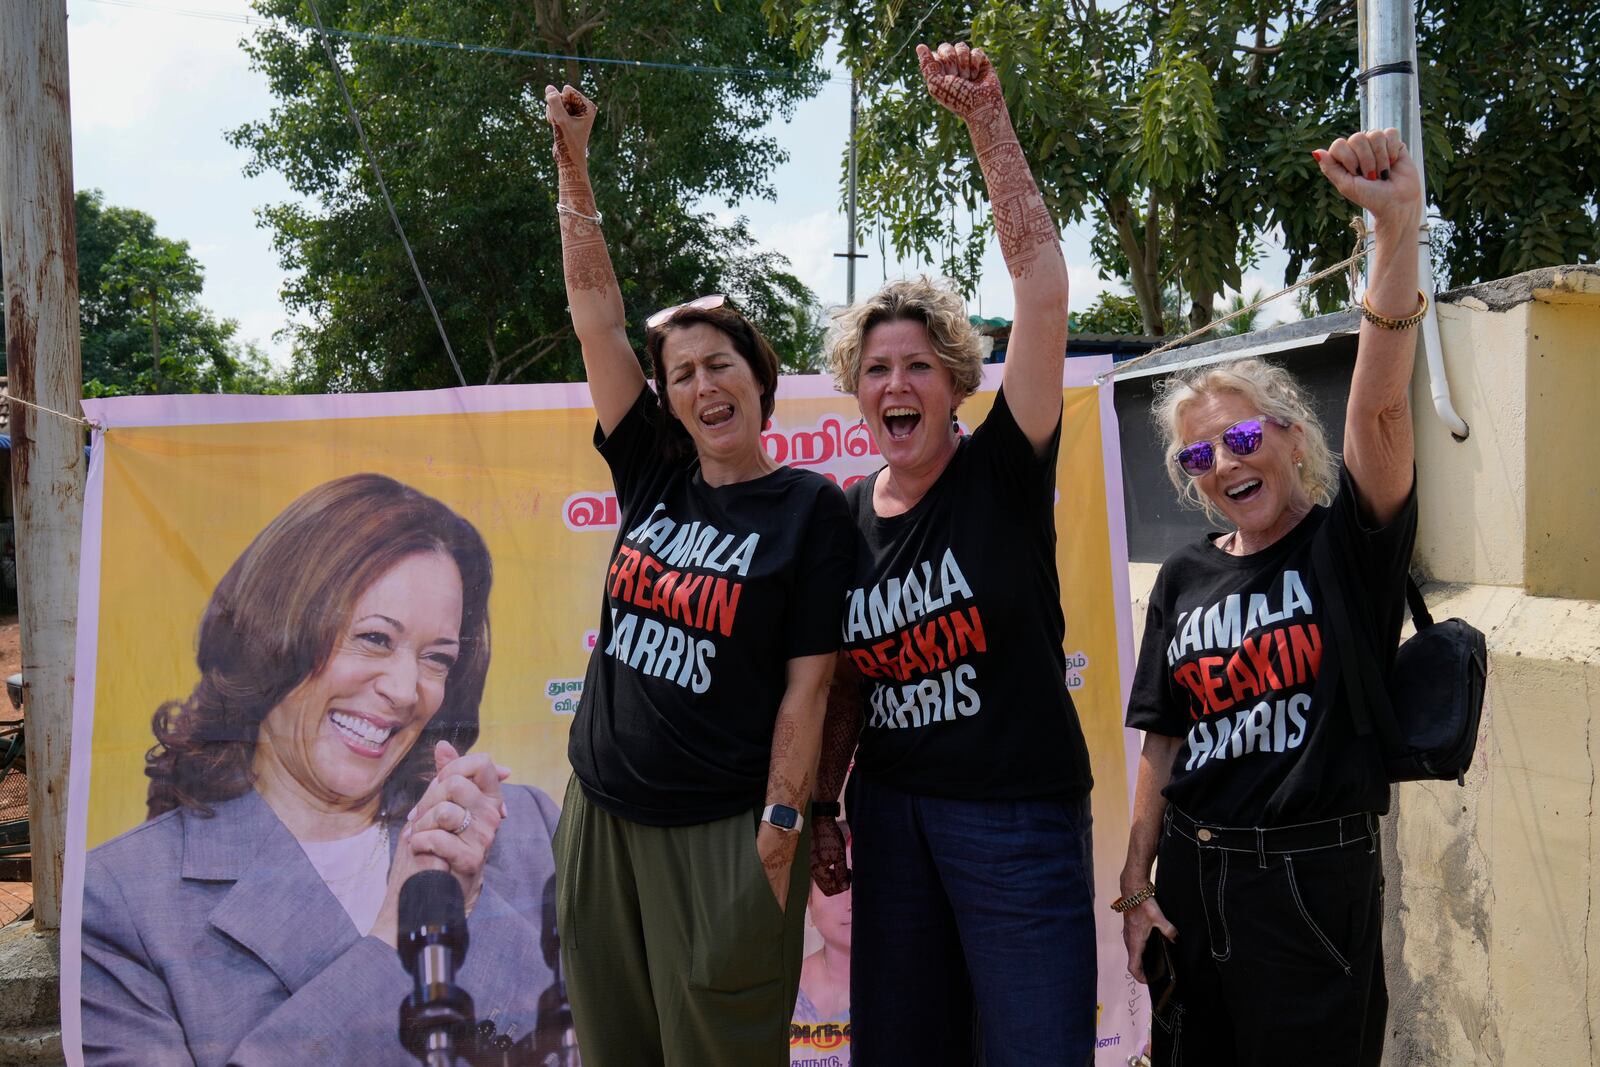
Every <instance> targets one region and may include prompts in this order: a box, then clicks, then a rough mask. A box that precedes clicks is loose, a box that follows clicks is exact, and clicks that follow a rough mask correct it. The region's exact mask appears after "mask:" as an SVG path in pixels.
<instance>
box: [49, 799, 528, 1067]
mask: <svg viewBox="0 0 1600 1067" xmlns="http://www.w3.org/2000/svg"><path fill="white" fill-rule="evenodd" d="M505 802H506V807H507V811H508V816H507V819H506V821H505V822H504V823H503V824H502V825H501V827H500V831H499V834H498V835H497V836H496V838H495V842H494V847H493V849H492V850H491V851H490V855H489V863H488V866H487V868H486V869H485V872H484V878H483V891H482V893H481V894H480V895H479V898H478V903H477V905H476V907H474V909H473V912H472V915H471V917H470V918H469V920H468V922H467V927H468V931H469V933H470V935H471V946H470V948H469V949H468V953H467V959H466V964H465V966H464V967H463V968H462V971H461V974H460V975H459V976H458V978H457V981H458V983H459V984H460V985H461V986H462V987H463V988H465V989H466V990H467V992H468V993H470V994H471V995H472V998H473V1001H474V1002H475V1006H476V1008H477V1015H478V1019H479V1020H480V1021H481V1020H485V1019H487V1020H489V1021H491V1022H493V1023H494V1024H495V1028H496V1029H497V1030H498V1031H500V1032H501V1033H509V1034H510V1035H511V1036H512V1037H513V1038H518V1039H520V1038H521V1037H523V1036H524V1035H526V1034H527V1033H528V1032H529V1031H530V1030H533V1029H535V1028H536V1027H537V1026H539V1025H540V1023H541V1015H540V1000H541V997H543V998H546V1005H547V1007H548V1005H549V1003H551V999H552V995H553V997H554V999H556V1000H558V999H559V991H557V990H552V988H551V987H552V986H553V985H554V984H555V981H556V974H555V971H556V960H557V942H556V931H555V907H554V895H555V894H554V875H555V860H554V856H553V853H552V851H551V838H552V836H553V835H554V832H555V827H556V817H557V809H556V806H555V804H554V803H553V802H552V801H551V800H550V798H549V797H548V796H546V795H545V794H544V793H542V792H540V791H539V790H537V789H533V788H530V787H527V786H506V787H505ZM214 808H215V812H216V814H215V815H214V816H213V817H211V818H202V817H200V816H199V815H196V814H195V813H193V812H190V811H184V810H181V809H180V810H177V811H170V812H167V813H166V814H163V815H160V816H158V817H156V818H154V819H151V820H150V821H149V822H146V823H143V824H141V825H139V826H137V827H135V828H134V829H132V830H129V831H128V832H127V833H125V834H122V835H121V836H119V837H116V838H114V839H112V840H111V841H108V842H106V843H105V844H103V845H101V846H100V847H98V848H96V849H94V850H92V851H91V852H90V853H89V856H88V861H87V865H86V867H85V871H84V889H83V980H82V989H81V993H82V1006H83V1059H84V1064H85V1065H86V1067H260V1065H269V1064H273V1065H276V1064H290V1065H295V1067H310V1065H313V1064H341V1065H350V1067H354V1065H367V1064H384V1065H387V1064H395V1065H409V1064H415V1063H416V1060H415V1059H414V1058H413V1057H412V1056H411V1055H410V1054H409V1053H407V1052H406V1051H405V1049H404V1048H403V1047H402V1046H401V1044H400V1040H399V1037H398V1034H397V1031H398V1019H399V1006H400V1001H401V1000H402V999H403V998H404V997H405V996H406V994H407V993H409V992H410V991H411V981H410V977H409V976H408V975H407V973H406V971H405V969H404V968H403V967H402V966H401V963H400V959H399V956H398V955H397V954H396V953H395V950H394V949H392V948H390V947H389V946H388V945H386V944H384V943H383V942H382V941H380V940H378V939H377V938H375V937H362V936H361V935H360V934H358V933H357V932H356V928H355V926H354V924H353V923H351V921H350V917H349V916H348V915H347V914H346V913H345V910H344V908H343V906H341V905H340V904H339V902H338V900H337V899H335V898H334V896H333V894H332V893H331V892H330V891H329V890H328V888H327V886H326V885H324V884H323V882H322V879H321V878H320V877H319V876H318V875H317V872H316V869H315V868H314V867H312V866H311V861H310V860H309V859H307V858H306V855H305V852H304V851H302V850H301V848H300V844H299V842H298V841H296V840H295V838H294V836H293V835H292V834H291V833H290V832H289V830H288V828H287V827H285V826H284V825H283V823H282V822H280V821H279V820H278V817H277V816H276V815H275V814H274V813H273V811H272V809H271V808H270V807H268V805H267V803H266V801H264V800H262V799H261V797H260V795H259V794H257V793H256V792H255V791H254V790H251V791H250V792H248V793H246V794H244V795H243V796H241V797H237V798H235V799H233V800H229V801H225V802H223V803H221V804H217V805H215V806H214ZM391 836H392V837H394V838H395V839H398V836H399V835H398V833H396V834H393V835H391ZM550 1015H551V1012H549V1011H548V1010H547V1011H546V1012H545V1018H544V1019H543V1020H542V1021H543V1022H544V1023H545V1025H551V1024H552V1023H553V1020H552V1019H551V1018H550Z"/></svg>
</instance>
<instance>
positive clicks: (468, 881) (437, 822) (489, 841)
mask: <svg viewBox="0 0 1600 1067" xmlns="http://www.w3.org/2000/svg"><path fill="white" fill-rule="evenodd" d="M433 759H434V766H435V769H436V773H435V775H434V779H433V781H432V782H430V783H429V784H428V788H427V790H426V791H425V792H424V793H423V794H422V799H420V800H418V801H417V803H416V806H415V807H413V808H412V809H411V811H410V812H409V813H408V814H407V816H406V821H405V827H404V828H403V829H402V830H401V831H400V840H399V841H398V842H396V844H395V849H394V862H393V864H392V866H391V867H390V868H389V884H388V888H387V890H386V891H385V893H384V898H383V907H382V908H381V909H380V910H379V912H378V920H377V923H376V924H375V925H374V926H373V928H372V933H373V934H374V935H375V936H377V937H380V938H382V939H383V940H384V941H387V942H388V943H389V944H391V945H392V944H395V943H396V936H397V935H396V927H397V925H398V921H399V901H400V887H401V886H402V885H404V884H405V881H406V879H407V878H410V877H411V876H412V875H413V874H416V873H417V872H418V871H449V872H450V873H451V874H453V875H455V878H456V881H458V882H460V883H461V892H462V895H463V896H464V897H465V898H466V905H467V914H469V915H470V914H471V913H472V908H473V906H474V905H475V904H477V902H478V895H479V893H480V892H481V891H482V890H483V869H484V867H485V865H486V864H487V863H488V861H489V850H490V848H491V847H492V846H493V845H494V838H495V833H496V832H497V831H498V830H499V828H500V823H501V821H502V820H504V819H505V817H506V806H505V801H503V800H502V799H501V797H500V783H501V782H503V781H505V780H506V779H507V778H509V777H510V776H511V771H510V769H509V768H507V767H502V766H500V765H499V764H498V763H496V762H495V761H494V759H493V758H492V757H491V756H490V755H489V754H488V753H487V752H474V753H471V754H470V755H466V756H463V755H461V754H459V753H458V752H457V751H456V750H455V747H454V746H453V745H451V744H450V742H448V741H440V742H438V744H436V745H435V746H434V749H433Z"/></svg>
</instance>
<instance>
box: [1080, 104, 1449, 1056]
mask: <svg viewBox="0 0 1600 1067" xmlns="http://www.w3.org/2000/svg"><path fill="white" fill-rule="evenodd" d="M1313 155H1314V156H1315V158H1316V160H1317V163H1318V165H1319V166H1320V167H1321V169H1322V172H1323V174H1324V175H1325V176H1326V177H1327V179H1328V180H1329V181H1330V182H1332V183H1333V186H1334V188H1336V189H1337V190H1338V191H1339V192H1340V194H1342V195H1343V196H1344V197H1346V198H1347V199H1348V200H1350V201H1351V202H1353V203H1355V204H1357V205H1358V206H1360V207H1362V208H1364V209H1366V210H1367V211H1369V212H1371V214H1372V215H1373V217H1374V218H1375V220H1376V245H1375V247H1374V249H1373V259H1372V264H1371V265H1372V270H1371V276H1370V278H1371V280H1370V284H1369V285H1368V286H1367V290H1366V296H1365V297H1364V299H1363V301H1362V309H1363V318H1364V321H1363V322H1362V325H1361V337H1360V345H1359V348H1358V350H1357V354H1356V366H1355V372H1354V375H1353V377H1352V379H1351V383H1350V397H1349V404H1348V406H1347V408H1346V417H1345V431H1344V449H1345V451H1344V460H1343V463H1342V464H1341V463H1340V462H1338V460H1337V457H1335V456H1334V455H1333V453H1332V452H1330V451H1329V448H1328V445H1327V443H1326V441H1325V440H1324V437H1323V432H1322V427H1321V425H1320V424H1319V423H1318V421H1317V417H1316V415H1315V414H1314V413H1313V412H1312V410H1311V408H1310V406H1309V404H1308V402H1307V398H1306V396H1305V393H1304V390H1303V389H1302V388H1301V387H1300V385H1299V384H1298V383H1297V382H1296V381H1295V380H1294V379H1293V378H1292V377H1291V376H1290V375H1289V373H1288V372H1287V371H1285V370H1283V369H1282V368H1280V367H1276V366H1273V365H1271V364H1268V363H1265V362H1261V361H1257V360H1241V361H1238V362H1235V363H1231V364H1225V365H1221V366H1212V367H1205V368H1201V369H1200V370H1197V371H1194V372H1192V373H1190V374H1188V375H1185V376H1182V377H1179V378H1175V379H1172V380H1170V381H1168V382H1167V383H1165V385H1164V387H1163V389H1162V391H1161V394H1160V398H1159V399H1158V401H1157V404H1156V421H1157V422H1158V423H1159V424H1160V426H1161V427H1162V430H1163V432H1164V434H1165V436H1166V439H1167V459H1168V467H1169V472H1170V474H1171V477H1172V480H1173V484H1174V485H1175V486H1176V487H1177V489H1178V492H1179V495H1180V496H1181V497H1183V498H1185V499H1186V500H1187V501H1189V502H1192V503H1195V504H1197V505H1198V506H1200V507H1202V508H1204V510H1205V512H1206V514H1207V515H1208V516H1210V517H1211V518H1213V519H1219V520H1225V521H1226V522H1227V523H1228V524H1230V525H1231V526H1232V527H1233V528H1232V529H1231V530H1230V531H1229V532H1227V533H1220V534H1209V535H1207V536H1206V537H1205V538H1204V539H1203V540H1201V541H1199V542H1197V543H1195V544H1192V545H1189V546H1187V547H1185V548H1181V549H1179V550H1178V551H1177V552H1175V553H1174V554H1173V555H1172V557H1171V558H1169V559H1168V560H1167V562H1166V563H1165V564H1164V565H1163V566H1162V568H1161V573H1160V574H1159V576H1158V577H1157V578H1156V581H1155V585H1154V586H1153V587H1152V589H1151V592H1150V603H1149V611H1148V615H1147V617H1146V621H1145V629H1144V639H1143V645H1142V647H1141V650H1140V654H1139V663H1138V668H1137V670H1136V672H1135V675H1134V681H1133V691H1132V695H1131V697H1130V700H1129V705H1128V717H1127V722H1128V725H1129V726H1132V727H1136V728H1138V729H1141V730H1144V731H1146V734H1145V741H1144V751H1143V756H1142V758H1141V760H1140V764H1139V775H1138V784H1137V786H1136V789H1135V798H1134V814H1133V827H1132V831H1131V833H1130V839H1129V842H1128V858H1127V863H1126V866H1125V867H1124V868H1123V872H1122V892H1123V893H1124V894H1125V895H1124V896H1122V897H1121V898H1119V899H1118V900H1117V901H1116V902H1115V903H1113V904H1112V905H1111V906H1112V908H1113V910H1115V911H1118V912H1120V913H1121V914H1122V917H1123V939H1124V941H1125V942H1126V943H1127V948H1128V967H1129V970H1130V971H1131V972H1132V973H1133V976H1134V977H1135V978H1137V979H1139V980H1140V981H1148V982H1149V983H1150V984H1151V998H1152V1001H1153V1002H1154V1003H1155V1004H1156V1010H1155V1012H1154V1016H1155V1018H1154V1025H1153V1028H1152V1029H1153V1032H1152V1056H1151V1059H1152V1061H1153V1062H1156V1063H1178V1062H1184V1063H1230V1064H1239V1065H1254V1064H1268V1063H1284V1062H1293V1063H1296V1064H1306V1065H1312V1064H1330V1065H1331V1064H1338V1065H1340V1067H1346V1065H1350V1064H1363V1065H1365V1064H1377V1063H1378V1061H1379V1059H1380V1056H1381V1053H1382V1050H1383V1032H1384V1025H1385V1015H1386V1012H1387V1008H1388V998H1387V994H1386V993H1385V990H1384V981H1383V945H1382V923H1383V913H1382V887H1383V871H1382V867H1381V863H1380V858H1379V855H1378V850H1377V832H1378V831H1377V828H1378V815H1380V814H1382V813H1383V812H1384V811H1386V810H1387V808H1388V806H1389V782H1388V779H1387V777H1386V776H1385V774H1384V768H1383V761H1382V758H1381V756H1380V753H1379V749H1378V743H1377V741H1376V739H1375V737H1373V736H1372V735H1370V734H1366V735H1362V734H1358V733H1357V731H1356V728H1355V725H1354V720H1353V718H1352V716H1351V714H1350V712H1349V710H1348V709H1347V708H1346V707H1345V703H1344V699H1343V694H1342V693H1341V692H1340V691H1339V689H1338V687H1337V686H1335V685H1332V684H1330V683H1332V682H1333V680H1334V679H1335V678H1336V677H1337V672H1336V671H1335V669H1334V667H1333V662H1334V661H1333V660H1331V659H1329V658H1328V657H1327V656H1325V655H1324V652H1325V650H1326V651H1328V652H1329V653H1330V654H1331V655H1333V656H1338V655H1340V654H1344V655H1371V656H1376V657H1377V658H1378V660H1379V663H1378V667H1379V669H1380V670H1383V671H1385V672H1386V671H1387V670H1388V668H1389V666H1390V664H1391V663H1392V660H1393V655H1394V649H1395V646H1396V644H1397V643H1398V639H1399V634H1400V626H1401V620H1402V615H1403V612H1404V602H1405V575H1406V570H1407V567H1408V565H1409V563H1410V560H1411V548H1412V544H1413V542H1414V541H1415V538H1416V526H1417V503H1416V494H1415V489H1414V481H1415V479H1414V470H1413V446H1412V430H1411V414H1410V408H1409V405H1408V400H1407V391H1408V388H1409V384H1410V381H1411V366H1412V357H1413V353H1414V349H1415V347H1416V333H1415V328H1416V326H1417V324H1418V323H1419V322H1421V320H1422V316H1423V312H1424V311H1425V310H1426V308H1427V300H1426V298H1425V297H1424V296H1423V295H1422V294H1421V293H1420V292H1419V291H1418V290H1417V252H1416V239H1417V236H1416V235H1417V227H1418V225H1419V224H1420V223H1421V220H1422V189H1421V184H1420V182H1419V180H1418V175H1417V168H1416V166H1415V164H1414V163H1413V162H1412V160H1411V157H1410V155H1409V154H1408V152H1407V150H1406V147H1405V145H1403V144H1402V143H1401V142H1400V137H1399V134H1398V133H1397V132H1396V131H1394V130H1392V129H1390V130H1372V131H1368V132H1365V133H1356V134H1354V135H1352V136H1350V137H1348V138H1343V137H1341V138H1339V139H1338V140H1336V141H1334V142H1333V144H1332V145H1330V146H1329V147H1328V148H1327V149H1326V150H1319V151H1317V152H1315V153H1313ZM1313 553H1316V554H1317V555H1318V556H1319V557H1321V558H1326V559H1331V560H1332V561H1333V566H1332V569H1331V573H1333V574H1334V575H1335V579H1336V580H1337V581H1338V583H1339V589H1341V590H1343V591H1344V596H1343V597H1342V598H1340V599H1341V600H1342V602H1343V603H1344V604H1345V605H1346V608H1345V610H1347V611H1348V612H1350V613H1353V614H1354V615H1355V616H1356V617H1355V618H1353V619H1352V620H1351V621H1352V623H1353V629H1354V630H1355V631H1356V632H1362V633H1365V634H1367V635H1368V637H1369V638H1370V640H1369V641H1367V642H1365V644H1366V645H1368V646H1369V647H1368V648H1362V649H1343V648H1339V649H1332V650H1328V649H1327V644H1326V642H1325V639H1324V635H1325V634H1326V633H1327V631H1328V622H1329V620H1330V617H1331V615H1332V613H1333V612H1334V611H1335V610H1338V609H1336V608H1334V607H1333V606H1332V604H1331V603H1330V599H1329V597H1328V596H1327V595H1326V594H1327V593H1328V591H1327V590H1326V589H1324V588H1323V587H1322V584H1321V583H1320V582H1319V581H1318V580H1317V575H1316V574H1315V573H1313V568H1312V557H1313ZM1324 554H1325V555H1324ZM1152 864H1154V865H1155V874H1156V880H1155V881H1153V882H1152V881H1151V867H1152Z"/></svg>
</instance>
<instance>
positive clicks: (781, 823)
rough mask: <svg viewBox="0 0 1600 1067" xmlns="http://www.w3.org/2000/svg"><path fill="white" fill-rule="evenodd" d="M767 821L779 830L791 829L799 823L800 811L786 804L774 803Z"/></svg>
mask: <svg viewBox="0 0 1600 1067" xmlns="http://www.w3.org/2000/svg"><path fill="white" fill-rule="evenodd" d="M767 821H768V822H770V823H771V824H772V825H774V826H776V827H777V828H778V829H780V830H793V829H794V828H795V827H796V826H797V825H799V823H800V813H799V812H798V811H795V810H794V809H793V808H791V807H789V806H788V805H787V804H774V805H772V814H771V816H769V817H768V819H767Z"/></svg>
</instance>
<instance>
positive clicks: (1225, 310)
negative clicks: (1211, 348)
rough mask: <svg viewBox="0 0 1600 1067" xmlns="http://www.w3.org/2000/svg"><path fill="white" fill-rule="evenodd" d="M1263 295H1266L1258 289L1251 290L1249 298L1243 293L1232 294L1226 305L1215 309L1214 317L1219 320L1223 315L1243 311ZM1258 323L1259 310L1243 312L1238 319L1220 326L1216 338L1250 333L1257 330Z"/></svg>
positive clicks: (1259, 319) (1259, 317)
mask: <svg viewBox="0 0 1600 1067" xmlns="http://www.w3.org/2000/svg"><path fill="white" fill-rule="evenodd" d="M1265 295H1266V294H1265V293H1263V292H1262V291H1261V290H1260V289H1253V290H1251V292H1250V295H1249V296H1245V295H1244V294H1243V293H1234V294H1233V295H1232V296H1230V297H1228V302H1227V304H1225V305H1223V306H1221V307H1218V308H1217V310H1216V312H1215V317H1216V318H1219V319H1220V318H1222V317H1223V316H1224V315H1231V314H1233V313H1234V312H1236V311H1244V309H1245V308H1247V307H1249V306H1250V305H1251V304H1254V303H1256V302H1257V301H1258V300H1260V299H1261V298H1262V297H1263V296H1265ZM1260 321H1261V309H1260V308H1256V309H1255V310H1254V311H1245V312H1244V314H1242V315H1240V316H1239V317H1238V318H1236V319H1230V320H1229V321H1228V322H1225V323H1223V324H1222V325H1221V326H1219V327H1217V336H1219V337H1237V336H1238V335H1239V334H1242V333H1250V332H1252V331H1253V330H1255V329H1257V325H1256V324H1257V323H1259V322H1260Z"/></svg>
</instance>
